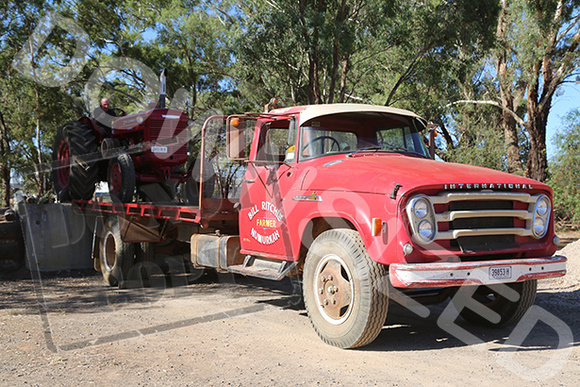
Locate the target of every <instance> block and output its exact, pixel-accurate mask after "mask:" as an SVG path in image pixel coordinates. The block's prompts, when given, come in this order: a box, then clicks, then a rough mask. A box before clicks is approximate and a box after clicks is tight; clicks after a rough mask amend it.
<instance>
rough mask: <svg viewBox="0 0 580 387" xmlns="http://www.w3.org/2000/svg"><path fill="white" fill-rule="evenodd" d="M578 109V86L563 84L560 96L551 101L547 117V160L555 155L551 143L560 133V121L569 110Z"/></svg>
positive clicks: (579, 106)
mask: <svg viewBox="0 0 580 387" xmlns="http://www.w3.org/2000/svg"><path fill="white" fill-rule="evenodd" d="M578 108H580V85H576V84H565V85H564V86H563V87H562V94H561V95H559V96H556V97H555V98H554V100H553V101H552V108H551V109H550V114H549V115H548V127H547V133H546V147H547V152H548V159H550V158H551V157H552V156H554V154H555V151H556V147H555V146H554V144H553V143H552V138H553V136H554V134H555V133H557V132H558V131H561V129H560V128H561V127H562V120H563V119H564V117H565V116H566V115H567V114H568V113H569V112H570V111H571V110H573V109H578Z"/></svg>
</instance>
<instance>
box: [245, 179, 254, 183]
mask: <svg viewBox="0 0 580 387" xmlns="http://www.w3.org/2000/svg"><path fill="white" fill-rule="evenodd" d="M244 182H245V183H255V182H256V180H251V179H244Z"/></svg>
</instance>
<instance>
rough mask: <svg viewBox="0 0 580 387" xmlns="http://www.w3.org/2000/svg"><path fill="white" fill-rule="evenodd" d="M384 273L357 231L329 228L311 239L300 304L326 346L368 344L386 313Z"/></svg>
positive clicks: (386, 278)
mask: <svg viewBox="0 0 580 387" xmlns="http://www.w3.org/2000/svg"><path fill="white" fill-rule="evenodd" d="M387 281H388V277H387V269H386V267H385V266H384V265H380V264H378V263H376V262H374V261H373V260H372V259H371V258H370V257H369V255H368V253H367V251H366V249H365V246H364V244H363V242H362V240H361V238H360V235H359V234H358V232H356V231H353V230H343V229H338V230H330V231H326V232H323V233H322V234H320V236H318V237H317V238H316V240H315V241H314V242H313V243H312V246H311V247H310V249H309V251H308V255H307V257H306V263H305V265H304V278H303V288H304V303H305V306H306V311H307V312H308V317H309V318H310V321H311V323H312V325H313V327H314V329H315V330H316V333H318V335H319V336H320V338H321V339H322V340H323V341H324V342H326V343H327V344H330V345H334V346H336V347H340V348H356V347H360V346H363V345H367V344H369V343H371V342H372V341H373V340H374V339H375V338H376V337H377V336H378V334H379V333H380V331H381V329H382V327H383V324H384V322H385V320H386V317H387V309H388V301H389V298H388V288H389V287H388V282H387Z"/></svg>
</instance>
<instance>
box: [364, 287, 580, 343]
mask: <svg viewBox="0 0 580 387" xmlns="http://www.w3.org/2000/svg"><path fill="white" fill-rule="evenodd" d="M554 297H555V294H554V293H538V295H537V299H536V303H535V305H534V307H533V309H531V311H530V313H529V315H527V316H525V317H524V318H523V319H522V321H523V320H526V321H525V323H522V324H521V325H514V326H508V327H503V328H488V327H482V326H477V325H473V324H470V323H468V322H466V321H464V320H463V319H462V318H461V317H459V316H457V317H456V318H453V319H448V318H446V317H445V316H443V314H444V311H445V309H446V308H448V307H450V308H452V310H454V308H453V307H451V306H449V301H446V302H445V303H443V304H441V305H435V306H429V312H430V313H429V316H427V317H426V318H422V317H419V316H417V315H416V314H414V313H413V312H412V311H410V310H408V309H406V308H404V307H402V306H400V305H396V304H391V305H390V306H389V316H388V318H387V322H386V324H385V326H384V327H383V330H382V332H381V333H380V334H379V336H378V337H377V339H376V340H375V341H374V342H373V343H371V344H370V345H368V346H366V347H363V348H360V350H361V351H403V352H404V351H424V350H432V349H445V348H455V347H463V346H471V345H481V344H482V345H483V346H482V347H481V348H480V349H481V350H484V351H492V352H499V351H506V350H509V351H521V352H525V351H541V350H554V349H562V348H566V347H570V346H572V347H578V346H580V341H579V337H580V323H579V322H578V321H577V316H578V312H579V310H578V301H579V300H580V290H576V291H574V292H568V293H557V294H556V297H559V298H560V301H559V302H554ZM566 300H570V301H572V300H573V302H566ZM451 320H452V321H451Z"/></svg>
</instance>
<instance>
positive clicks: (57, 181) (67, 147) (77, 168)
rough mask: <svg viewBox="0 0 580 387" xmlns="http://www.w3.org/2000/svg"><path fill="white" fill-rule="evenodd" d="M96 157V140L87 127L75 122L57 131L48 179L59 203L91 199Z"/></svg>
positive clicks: (92, 132) (64, 125) (95, 180)
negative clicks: (51, 182) (50, 172)
mask: <svg viewBox="0 0 580 387" xmlns="http://www.w3.org/2000/svg"><path fill="white" fill-rule="evenodd" d="M97 158H98V154H97V140H96V136H95V133H94V131H93V130H92V129H91V128H89V127H87V126H86V125H84V124H82V123H81V122H78V121H70V122H66V123H65V124H63V125H61V126H60V127H59V128H58V130H57V133H56V137H55V139H54V145H53V151H52V160H53V169H52V180H53V183H54V188H55V191H56V194H57V196H58V199H59V200H60V201H70V200H74V199H79V200H88V199H90V198H91V197H92V196H93V193H94V192H95V183H96V182H97V174H98V164H97Z"/></svg>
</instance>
